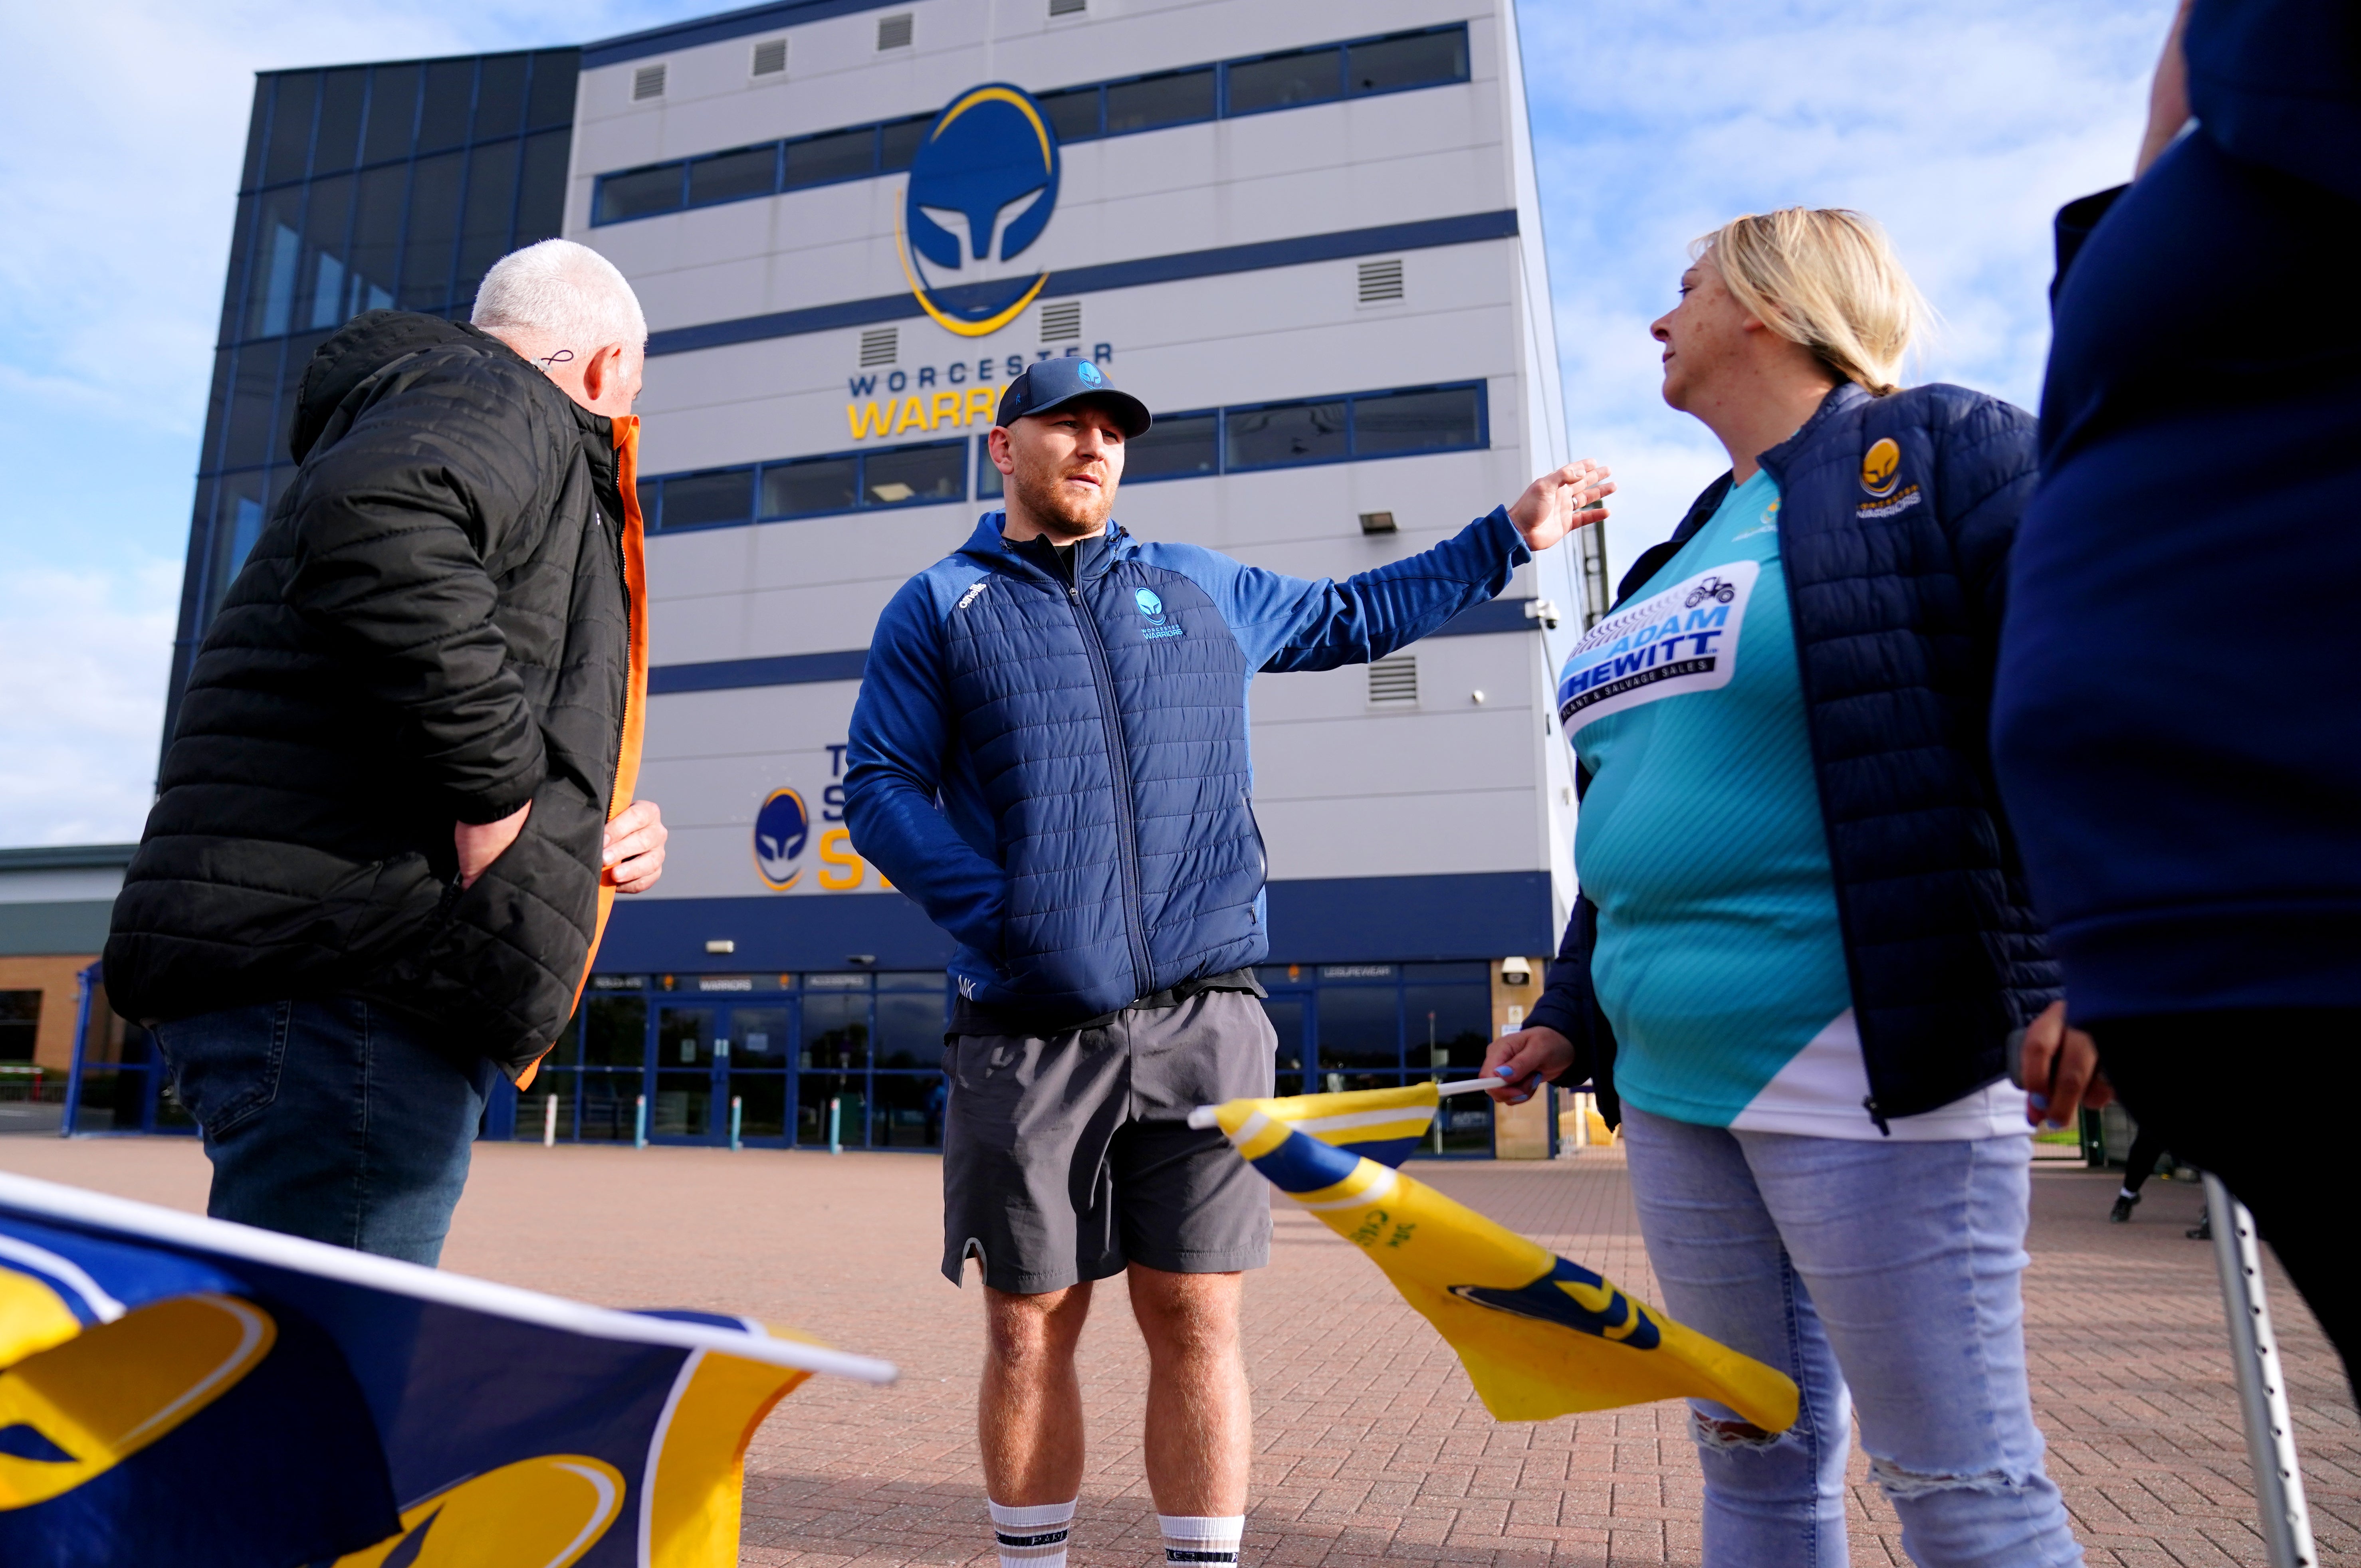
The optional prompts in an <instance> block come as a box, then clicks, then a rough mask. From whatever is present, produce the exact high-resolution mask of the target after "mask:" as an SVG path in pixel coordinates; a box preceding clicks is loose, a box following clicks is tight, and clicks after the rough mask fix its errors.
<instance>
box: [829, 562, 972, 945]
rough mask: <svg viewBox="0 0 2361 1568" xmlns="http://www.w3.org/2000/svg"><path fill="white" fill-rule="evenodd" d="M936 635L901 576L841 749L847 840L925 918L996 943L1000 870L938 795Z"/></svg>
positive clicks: (940, 703) (924, 599)
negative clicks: (966, 835) (962, 830)
mask: <svg viewBox="0 0 2361 1568" xmlns="http://www.w3.org/2000/svg"><path fill="white" fill-rule="evenodd" d="M938 639H939V628H938V627H937V626H936V624H935V616H934V601H933V598H932V596H931V595H930V594H929V593H928V590H927V587H926V584H925V583H924V582H923V581H914V582H910V583H906V584H905V585H903V587H902V591H901V592H900V593H897V594H895V596H894V599H893V602H892V603H890V604H888V605H887V606H886V607H885V613H884V615H883V616H881V617H879V618H878V621H877V634H876V636H875V637H874V638H873V640H872V641H871V642H870V644H869V662H868V663H867V664H866V665H865V666H864V667H863V668H862V675H861V697H860V700H859V701H858V702H856V703H855V704H854V705H853V708H852V729H851V734H850V735H849V736H848V737H847V740H848V741H849V745H848V747H847V750H846V752H845V770H844V821H845V826H846V827H847V828H849V829H851V834H852V847H853V848H854V849H856V850H860V851H861V853H862V856H863V858H865V859H867V860H868V861H871V862H872V863H873V864H874V865H875V866H876V867H877V869H878V870H879V871H881V872H884V873H885V877H886V880H887V881H889V882H891V883H893V884H894V885H895V887H897V888H899V889H901V890H902V891H903V892H904V893H906V894H909V895H910V896H911V897H912V898H914V899H917V901H918V905H919V907H920V908H922V909H924V910H925V911H926V912H927V916H928V919H931V920H932V921H934V923H935V924H936V925H938V926H939V927H942V928H943V929H944V930H946V931H948V932H950V934H951V935H952V936H953V937H955V938H958V939H959V940H960V941H961V943H963V944H965V945H966V946H968V947H970V948H974V949H975V950H976V951H977V952H980V953H986V954H992V953H997V952H998V951H999V950H1000V939H1001V922H1002V916H1003V914H1004V912H1005V908H1006V905H1007V893H1006V882H1005V878H1004V877H1003V876H1002V875H1001V871H1000V868H999V867H998V866H996V865H994V864H993V862H992V861H989V860H987V859H985V858H984V857H983V855H981V854H979V853H977V852H976V850H975V849H974V848H973V847H972V846H971V845H970V844H969V843H968V842H967V840H966V839H962V838H961V837H960V836H959V831H958V829H957V828H953V827H952V826H951V824H950V818H949V817H945V816H944V815H943V812H942V808H941V807H940V806H938V805H937V804H936V802H937V801H938V800H939V799H940V798H941V795H942V785H943V759H944V758H945V757H946V756H947V755H949V753H950V747H951V742H952V720H951V712H950V696H949V693H948V692H947V691H946V689H945V683H944V679H943V669H942V656H941V646H940V643H939V641H938Z"/></svg>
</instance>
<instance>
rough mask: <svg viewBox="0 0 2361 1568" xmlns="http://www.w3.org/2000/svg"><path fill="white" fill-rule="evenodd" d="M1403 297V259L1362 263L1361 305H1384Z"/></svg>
mask: <svg viewBox="0 0 2361 1568" xmlns="http://www.w3.org/2000/svg"><path fill="white" fill-rule="evenodd" d="M1401 297H1402V281H1401V258H1400V257H1396V258H1394V259H1392V260H1391V261H1364V262H1362V263H1361V303H1363V304H1365V305H1378V304H1383V303H1384V302H1386V301H1388V300H1399V299H1400V298H1401Z"/></svg>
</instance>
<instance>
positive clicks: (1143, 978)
mask: <svg viewBox="0 0 2361 1568" xmlns="http://www.w3.org/2000/svg"><path fill="white" fill-rule="evenodd" d="M1066 608H1067V609H1070V610H1071V611H1073V615H1074V623H1075V624H1076V625H1077V626H1079V627H1081V628H1082V648H1083V651H1084V652H1088V653H1089V654H1090V656H1091V674H1092V676H1093V678H1094V679H1095V680H1096V681H1097V682H1098V684H1099V722H1100V724H1101V725H1102V726H1104V728H1105V729H1106V741H1107V771H1108V772H1109V773H1112V774H1114V775H1115V831H1116V832H1117V833H1119V834H1120V835H1121V836H1122V840H1123V841H1122V842H1121V844H1119V845H1118V846H1117V847H1116V855H1115V861H1116V863H1117V864H1119V865H1121V866H1122V867H1123V927H1124V936H1125V937H1126V939H1128V941H1129V942H1130V944H1131V970H1132V994H1133V995H1134V996H1145V995H1147V994H1148V992H1149V990H1150V989H1152V987H1151V985H1150V982H1151V981H1153V980H1154V979H1155V975H1154V974H1153V972H1152V971H1151V967H1150V965H1149V963H1148V939H1147V938H1146V937H1145V936H1144V935H1143V934H1142V927H1144V926H1145V925H1146V924H1147V922H1146V921H1145V920H1144V919H1143V918H1142V917H1141V915H1140V907H1139V842H1138V838H1139V828H1138V825H1137V822H1136V821H1135V820H1134V818H1133V817H1132V810H1131V757H1130V754H1129V752H1127V751H1126V750H1125V748H1124V740H1123V720H1122V719H1121V718H1118V717H1117V716H1116V713H1115V672H1114V671H1113V670H1112V669H1110V668H1109V667H1108V664H1107V655H1106V643H1105V642H1104V641H1103V640H1102V639H1101V638H1100V636H1099V628H1098V622H1096V621H1095V620H1092V619H1091V615H1090V610H1089V608H1088V607H1087V606H1085V605H1084V604H1083V603H1082V546H1081V545H1079V544H1077V545H1076V546H1075V547H1074V580H1073V582H1072V583H1071V584H1070V585H1069V586H1068V587H1067V588H1066Z"/></svg>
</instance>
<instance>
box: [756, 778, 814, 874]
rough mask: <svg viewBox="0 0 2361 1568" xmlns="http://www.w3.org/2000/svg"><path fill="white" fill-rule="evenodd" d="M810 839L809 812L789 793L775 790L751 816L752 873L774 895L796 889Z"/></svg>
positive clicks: (800, 800)
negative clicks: (752, 822) (801, 864)
mask: <svg viewBox="0 0 2361 1568" xmlns="http://www.w3.org/2000/svg"><path fill="white" fill-rule="evenodd" d="M810 837H811V810H810V808H809V807H807V806H805V805H804V797H803V796H802V795H798V794H796V792H795V791H794V790H792V789H774V790H773V791H772V792H771V793H770V795H768V796H766V797H765V798H764V799H763V809H762V810H760V811H758V812H756V813H755V814H754V872H755V874H756V875H757V876H760V877H761V878H762V879H763V886H764V887H767V888H769V889H770V890H771V891H772V892H773V893H785V892H786V891H787V889H789V888H791V887H793V886H795V885H796V878H797V877H799V876H801V875H803V874H804V873H803V868H802V867H801V866H799V865H797V864H796V861H800V860H802V859H803V853H804V841H805V840H806V839H809V838H810Z"/></svg>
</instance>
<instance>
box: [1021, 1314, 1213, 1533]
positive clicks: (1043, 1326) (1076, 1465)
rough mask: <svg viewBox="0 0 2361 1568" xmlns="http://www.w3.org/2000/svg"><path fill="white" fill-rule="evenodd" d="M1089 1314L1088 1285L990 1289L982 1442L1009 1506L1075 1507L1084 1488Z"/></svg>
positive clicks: (1152, 1471) (1151, 1472)
mask: <svg viewBox="0 0 2361 1568" xmlns="http://www.w3.org/2000/svg"><path fill="white" fill-rule="evenodd" d="M1090 1311H1091V1287H1090V1282H1089V1281H1087V1280H1085V1281H1084V1282H1082V1284H1080V1285H1070V1286H1068V1287H1067V1288H1065V1289H1063V1290H1050V1291H1047V1292H1045V1293H1043V1294H1041V1295H1038V1296H1015V1295H1011V1294H1009V1293H1008V1292H1007V1291H1005V1290H994V1289H993V1288H991V1287H990V1286H986V1287H984V1291H983V1312H984V1357H983V1391H982V1394H981V1396H980V1397H979V1398H978V1399H977V1401H976V1436H977V1440H978V1442H980V1443H981V1444H982V1445H983V1484H984V1488H985V1490H986V1491H987V1492H988V1493H989V1494H990V1495H991V1497H992V1500H993V1501H994V1502H995V1503H998V1504H1001V1505H1002V1506H1003V1507H1005V1508H1027V1507H1032V1506H1034V1505H1037V1504H1041V1503H1064V1502H1071V1500H1072V1499H1073V1498H1074V1497H1076V1496H1077V1495H1078V1494H1080V1493H1081V1491H1082V1380H1081V1379H1080V1378H1078V1377H1077V1376H1075V1375H1074V1345H1075V1343H1076V1342H1077V1341H1078V1340H1080V1339H1081V1338H1082V1321H1083V1320H1084V1319H1085V1318H1087V1317H1089V1316H1090ZM1149 1474H1150V1475H1153V1474H1154V1470H1153V1468H1152V1466H1151V1468H1150V1471H1149ZM1240 1495H1241V1496H1244V1491H1243V1489H1241V1492H1240Z"/></svg>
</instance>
